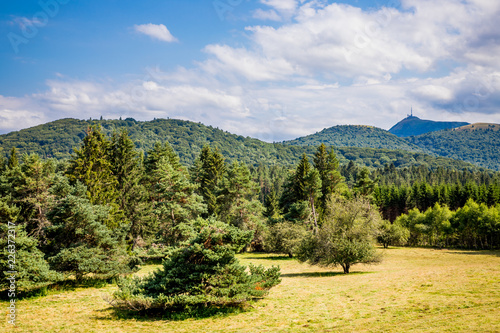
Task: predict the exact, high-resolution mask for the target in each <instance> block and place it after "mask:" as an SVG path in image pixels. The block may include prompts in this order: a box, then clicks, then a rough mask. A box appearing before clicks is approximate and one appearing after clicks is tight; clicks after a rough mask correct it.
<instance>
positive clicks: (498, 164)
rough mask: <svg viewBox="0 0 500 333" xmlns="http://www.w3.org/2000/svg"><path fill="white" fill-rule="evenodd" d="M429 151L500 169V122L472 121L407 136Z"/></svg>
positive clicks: (409, 140)
mask: <svg viewBox="0 0 500 333" xmlns="http://www.w3.org/2000/svg"><path fill="white" fill-rule="evenodd" d="M405 139H406V140H407V141H408V142H409V143H412V144H414V145H417V146H419V147H421V148H422V149H424V150H425V151H427V152H431V153H434V154H436V155H439V156H443V157H449V158H453V159H456V160H462V161H466V162H469V163H473V164H475V165H477V166H480V167H484V168H488V169H492V170H500V125H499V124H489V123H475V124H469V125H465V126H461V127H457V128H453V129H448V130H441V131H436V132H430V133H425V134H422V135H418V136H412V137H407V138H405Z"/></svg>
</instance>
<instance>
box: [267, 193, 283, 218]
mask: <svg viewBox="0 0 500 333" xmlns="http://www.w3.org/2000/svg"><path fill="white" fill-rule="evenodd" d="M264 208H265V210H264V212H263V215H264V216H265V217H267V219H268V221H269V222H270V223H271V224H274V223H276V222H279V221H280V220H281V218H282V216H281V209H280V207H279V200H278V197H277V195H276V191H275V190H274V189H271V192H269V194H268V195H267V196H266V199H265V203H264Z"/></svg>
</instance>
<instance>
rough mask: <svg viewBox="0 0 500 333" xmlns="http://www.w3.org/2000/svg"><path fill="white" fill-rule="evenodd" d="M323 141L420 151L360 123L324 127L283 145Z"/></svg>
mask: <svg viewBox="0 0 500 333" xmlns="http://www.w3.org/2000/svg"><path fill="white" fill-rule="evenodd" d="M322 143H324V144H325V145H328V146H334V147H360V148H379V149H391V150H406V151H416V152H421V151H422V149H420V148H419V147H417V146H415V145H413V144H410V143H408V142H407V141H405V140H404V139H401V138H398V137H397V136H395V135H394V134H391V133H389V132H387V131H386V130H383V129H381V128H377V127H373V126H362V125H339V126H333V127H330V128H325V129H323V130H322V131H320V132H317V133H315V134H311V135H307V136H304V137H301V138H298V139H295V140H290V141H284V142H283V144H285V145H295V146H315V147H317V146H319V145H320V144H322Z"/></svg>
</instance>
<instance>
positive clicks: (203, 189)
mask: <svg viewBox="0 0 500 333" xmlns="http://www.w3.org/2000/svg"><path fill="white" fill-rule="evenodd" d="M191 170H192V178H193V180H194V181H195V182H197V183H198V184H199V185H200V187H199V189H198V192H199V194H200V195H201V196H202V197H203V200H204V201H205V203H206V204H207V214H206V215H207V216H211V215H215V216H217V215H218V214H219V208H220V198H219V195H220V190H221V189H220V186H221V182H222V179H223V177H224V172H225V170H226V166H225V163H224V157H223V156H222V155H221V154H220V153H219V151H218V150H217V149H215V150H214V151H212V150H211V149H210V147H209V146H205V147H203V149H202V150H201V153H200V156H199V157H198V159H197V161H196V162H195V165H194V167H193V168H192V169H191Z"/></svg>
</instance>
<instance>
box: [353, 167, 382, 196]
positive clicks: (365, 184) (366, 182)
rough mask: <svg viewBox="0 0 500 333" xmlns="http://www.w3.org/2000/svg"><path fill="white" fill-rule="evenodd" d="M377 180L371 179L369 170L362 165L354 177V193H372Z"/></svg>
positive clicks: (363, 194) (367, 194)
mask: <svg viewBox="0 0 500 333" xmlns="http://www.w3.org/2000/svg"><path fill="white" fill-rule="evenodd" d="M377 181H378V180H373V179H371V178H370V170H368V168H367V167H364V168H363V169H361V171H360V172H359V174H358V176H357V177H356V184H355V185H354V190H355V191H356V193H358V194H359V195H362V196H369V195H371V194H372V192H373V190H374V189H375V185H376V184H377Z"/></svg>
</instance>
